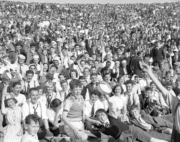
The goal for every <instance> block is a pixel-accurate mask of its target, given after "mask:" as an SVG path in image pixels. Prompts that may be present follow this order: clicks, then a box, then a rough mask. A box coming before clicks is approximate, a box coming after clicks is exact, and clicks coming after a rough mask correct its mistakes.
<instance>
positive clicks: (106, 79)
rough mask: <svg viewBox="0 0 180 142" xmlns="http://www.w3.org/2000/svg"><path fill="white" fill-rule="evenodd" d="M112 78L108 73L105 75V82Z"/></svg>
mask: <svg viewBox="0 0 180 142" xmlns="http://www.w3.org/2000/svg"><path fill="white" fill-rule="evenodd" d="M110 80H111V76H110V75H109V74H107V75H106V76H105V77H104V81H105V82H110Z"/></svg>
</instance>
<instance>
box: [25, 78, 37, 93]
mask: <svg viewBox="0 0 180 142" xmlns="http://www.w3.org/2000/svg"><path fill="white" fill-rule="evenodd" d="M29 85H30V88H33V87H37V86H39V82H38V81H35V80H33V79H32V80H31V81H30V82H29ZM22 89H23V90H24V91H27V90H28V82H25V81H22Z"/></svg>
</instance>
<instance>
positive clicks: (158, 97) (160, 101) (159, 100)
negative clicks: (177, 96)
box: [150, 90, 169, 108]
mask: <svg viewBox="0 0 180 142" xmlns="http://www.w3.org/2000/svg"><path fill="white" fill-rule="evenodd" d="M150 97H155V98H156V101H157V103H158V104H161V105H162V106H164V107H168V108H169V106H168V105H167V104H166V103H165V100H164V98H163V96H162V93H160V92H158V91H156V90H155V91H152V94H151V96H150Z"/></svg>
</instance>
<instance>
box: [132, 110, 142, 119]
mask: <svg viewBox="0 0 180 142" xmlns="http://www.w3.org/2000/svg"><path fill="white" fill-rule="evenodd" d="M131 115H132V117H133V118H139V116H140V113H139V110H138V109H133V110H131Z"/></svg>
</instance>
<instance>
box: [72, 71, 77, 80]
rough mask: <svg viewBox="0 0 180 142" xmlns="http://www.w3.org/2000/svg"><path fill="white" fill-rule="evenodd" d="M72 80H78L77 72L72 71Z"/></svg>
mask: <svg viewBox="0 0 180 142" xmlns="http://www.w3.org/2000/svg"><path fill="white" fill-rule="evenodd" d="M71 78H72V79H76V72H75V71H72V72H71Z"/></svg>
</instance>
